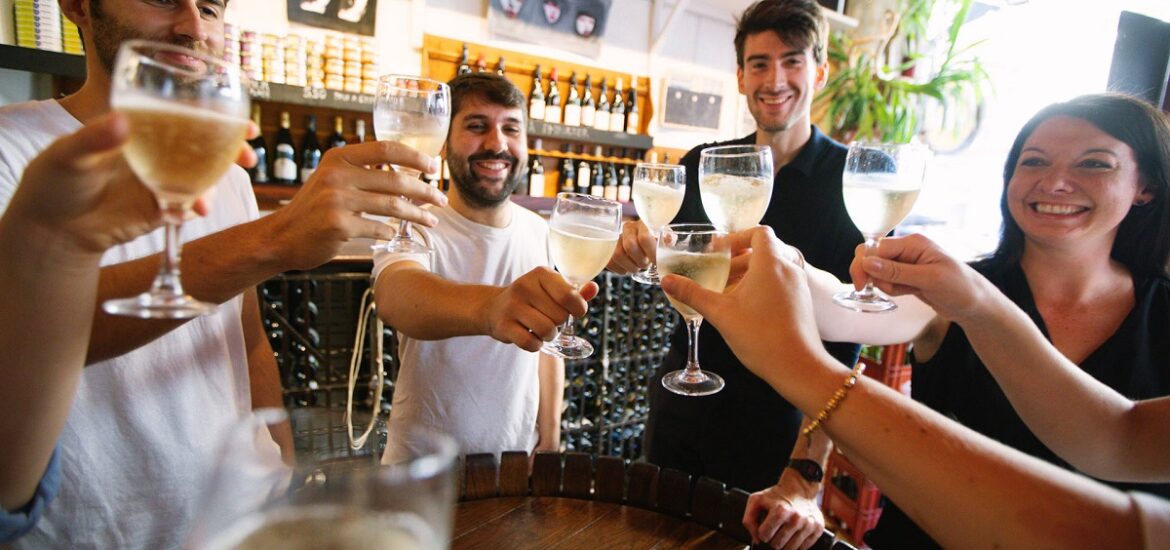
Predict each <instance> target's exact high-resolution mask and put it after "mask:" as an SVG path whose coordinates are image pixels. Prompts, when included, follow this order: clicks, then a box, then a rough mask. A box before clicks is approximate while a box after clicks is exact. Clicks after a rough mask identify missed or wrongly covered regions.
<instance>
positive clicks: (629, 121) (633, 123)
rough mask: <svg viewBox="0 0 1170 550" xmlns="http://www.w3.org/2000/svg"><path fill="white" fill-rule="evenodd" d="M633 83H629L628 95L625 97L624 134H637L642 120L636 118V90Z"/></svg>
mask: <svg viewBox="0 0 1170 550" xmlns="http://www.w3.org/2000/svg"><path fill="white" fill-rule="evenodd" d="M636 88H637V87H636V86H635V84H634V82H633V81H631V82H630V93H629V94H630V95H628V96H627V97H626V133H627V134H637V133H638V132H639V131H640V130H641V128H640V127H639V126H638V125H639V124H641V122H642V119H641V118H639V117H638V90H637V89H636Z"/></svg>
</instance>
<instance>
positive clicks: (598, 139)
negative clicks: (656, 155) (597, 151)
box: [528, 120, 654, 150]
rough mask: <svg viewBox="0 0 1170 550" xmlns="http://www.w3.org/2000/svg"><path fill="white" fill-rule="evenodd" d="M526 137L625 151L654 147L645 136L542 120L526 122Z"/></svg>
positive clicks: (650, 140)
mask: <svg viewBox="0 0 1170 550" xmlns="http://www.w3.org/2000/svg"><path fill="white" fill-rule="evenodd" d="M528 137H529V138H547V139H558V140H562V141H576V142H581V143H588V144H590V145H606V146H610V147H625V148H627V149H640V150H646V149H650V148H651V147H654V140H653V139H652V138H651V137H650V136H648V135H646V134H629V133H626V132H607V131H604V130H596V129H593V128H586V127H584V126H566V125H564V124H556V123H553V122H545V121H543V120H529V121H528Z"/></svg>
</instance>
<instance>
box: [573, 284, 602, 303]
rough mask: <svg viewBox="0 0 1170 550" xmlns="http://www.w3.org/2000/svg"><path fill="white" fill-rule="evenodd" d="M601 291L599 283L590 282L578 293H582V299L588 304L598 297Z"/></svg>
mask: <svg viewBox="0 0 1170 550" xmlns="http://www.w3.org/2000/svg"><path fill="white" fill-rule="evenodd" d="M600 291H601V287H599V286H597V283H595V282H593V281H589V282H588V283H585V285H584V286H582V287H581V289H580V290H579V291H578V292H580V294H581V298H584V299H585V301H586V302H588V301H589V300H592V299H593V297H594V296H597V293H598V292H600Z"/></svg>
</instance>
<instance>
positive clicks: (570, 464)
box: [561, 453, 593, 499]
mask: <svg viewBox="0 0 1170 550" xmlns="http://www.w3.org/2000/svg"><path fill="white" fill-rule="evenodd" d="M564 472H565V474H564V480H563V486H564V488H563V489H562V490H561V494H562V495H564V496H566V497H571V498H583V499H591V498H593V456H592V455H590V454H589V453H565V470H564Z"/></svg>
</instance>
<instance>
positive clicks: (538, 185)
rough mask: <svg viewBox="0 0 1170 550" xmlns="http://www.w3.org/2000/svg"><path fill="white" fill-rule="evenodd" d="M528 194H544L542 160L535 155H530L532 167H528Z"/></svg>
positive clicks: (537, 195)
mask: <svg viewBox="0 0 1170 550" xmlns="http://www.w3.org/2000/svg"><path fill="white" fill-rule="evenodd" d="M538 148H539V147H538ZM528 195H529V196H532V197H543V196H544V162H543V161H541V160H540V157H539V156H536V155H533V156H532V167H531V168H529V169H528Z"/></svg>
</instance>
